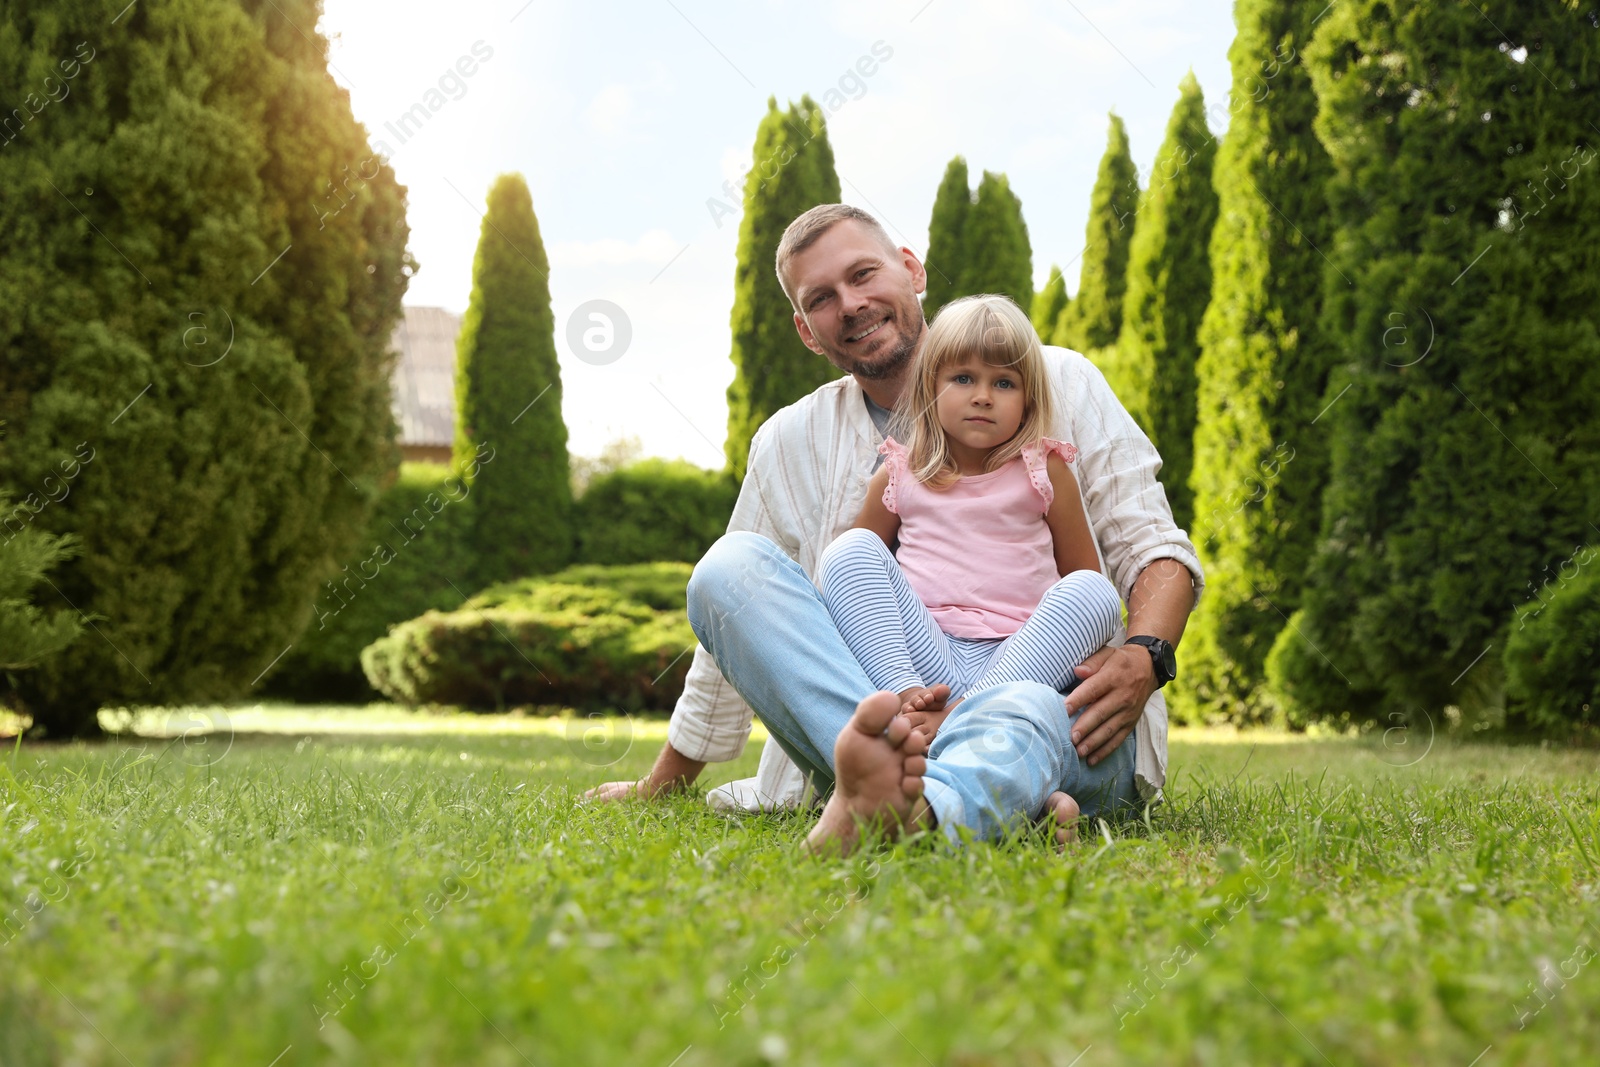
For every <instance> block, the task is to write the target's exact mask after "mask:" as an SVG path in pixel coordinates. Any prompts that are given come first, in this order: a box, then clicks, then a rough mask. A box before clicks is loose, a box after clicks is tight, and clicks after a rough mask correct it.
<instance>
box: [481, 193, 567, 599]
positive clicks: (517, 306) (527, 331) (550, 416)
mask: <svg viewBox="0 0 1600 1067" xmlns="http://www.w3.org/2000/svg"><path fill="white" fill-rule="evenodd" d="M456 413H457V417H456V439H455V449H454V455H453V459H454V466H455V468H456V470H457V471H461V472H463V473H464V475H466V474H467V472H470V471H472V469H473V468H474V467H477V468H478V469H477V472H476V474H473V475H470V476H468V483H469V485H471V487H472V495H471V498H470V499H471V509H472V534H471V538H470V544H471V553H472V556H473V558H474V559H475V561H476V562H475V567H476V571H475V575H474V580H475V583H476V584H477V585H479V586H484V585H489V584H490V583H493V582H500V581H505V580H507V579H510V578H520V577H523V576H525V575H530V574H542V573H545V572H546V571H553V570H557V569H559V568H561V567H563V566H565V565H566V564H567V563H568V561H569V560H570V559H571V556H572V481H571V473H570V470H569V467H568V459H567V424H566V423H565V422H563V421H562V418H561V368H560V367H559V366H558V365H557V363H556V343H555V318H554V316H553V315H552V314H551V311H550V261H549V260H548V259H547V258H546V257H545V252H544V241H543V239H542V238H541V237H540V236H539V220H538V219H536V218H535V217H534V214H533V198H532V197H531V196H530V195H529V193H528V184H527V182H525V181H524V180H523V179H522V176H521V175H520V174H502V175H500V177H499V178H497V179H495V183H494V186H493V187H492V188H491V189H490V190H489V205H488V211H486V212H485V213H484V216H483V226H482V229H481V232H480V233H479V236H478V254H477V257H476V258H475V259H474V260H473V264H472V297H471V300H470V302H469V303H468V305H467V314H466V316H465V318H463V319H462V322H461V336H460V338H458V339H457V341H456Z"/></svg>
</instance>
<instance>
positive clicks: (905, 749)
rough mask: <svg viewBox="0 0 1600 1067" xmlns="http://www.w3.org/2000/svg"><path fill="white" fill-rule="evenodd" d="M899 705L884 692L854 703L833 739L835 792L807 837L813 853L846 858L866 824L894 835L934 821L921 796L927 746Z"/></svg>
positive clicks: (857, 844)
mask: <svg viewBox="0 0 1600 1067" xmlns="http://www.w3.org/2000/svg"><path fill="white" fill-rule="evenodd" d="M900 704H901V701H900V699H899V698H898V697H897V696H896V695H895V694H893V693H888V692H884V693H874V694H872V695H871V696H869V697H867V698H866V699H865V700H863V701H862V702H861V703H860V704H858V705H856V711H855V714H854V715H852V716H851V717H850V721H849V722H848V723H847V724H845V728H844V730H843V731H841V732H840V734H839V739H838V741H836V742H834V746H833V768H834V775H835V783H834V789H833V796H831V797H829V798H828V805H827V807H825V808H823V809H822V818H820V819H818V820H817V825H816V826H815V827H814V828H813V829H812V831H811V833H810V835H809V836H808V837H807V838H806V846H807V847H808V848H810V850H811V851H812V852H814V853H818V854H823V855H843V856H848V855H849V854H850V853H852V852H854V851H855V850H856V848H857V846H859V844H860V841H861V828H862V827H863V826H866V827H869V828H875V829H878V830H880V831H882V832H883V833H884V834H885V835H886V836H888V837H889V838H891V839H892V838H895V837H898V836H900V834H901V832H903V831H904V830H906V829H908V828H913V827H916V828H921V827H925V826H929V825H931V824H932V817H933V813H932V810H931V809H930V808H929V807H928V804H927V801H925V800H923V799H922V775H923V772H925V771H926V770H927V769H928V761H927V760H926V759H924V758H923V753H924V752H926V751H927V746H926V745H924V744H923V743H922V739H921V738H920V737H919V736H918V735H916V734H914V733H913V732H912V730H911V724H910V723H908V722H906V720H905V718H904V716H902V715H900V714H898V712H899V708H900Z"/></svg>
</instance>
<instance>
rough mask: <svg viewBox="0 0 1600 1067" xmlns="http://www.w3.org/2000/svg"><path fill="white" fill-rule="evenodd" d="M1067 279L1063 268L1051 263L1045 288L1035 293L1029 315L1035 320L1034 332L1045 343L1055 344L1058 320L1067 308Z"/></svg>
mask: <svg viewBox="0 0 1600 1067" xmlns="http://www.w3.org/2000/svg"><path fill="white" fill-rule="evenodd" d="M1067 304H1068V299H1067V279H1066V278H1065V277H1064V276H1063V275H1062V273H1061V268H1060V267H1058V266H1056V265H1054V264H1051V266H1050V277H1049V279H1047V280H1046V281H1045V283H1044V288H1043V289H1040V290H1039V291H1038V292H1037V293H1035V294H1034V295H1033V304H1032V311H1031V312H1030V314H1029V317H1030V318H1031V319H1032V320H1033V332H1034V333H1036V334H1038V335H1039V339H1040V340H1041V341H1043V342H1044V343H1045V344H1053V343H1054V341H1053V340H1052V338H1053V337H1054V335H1055V327H1056V322H1057V320H1059V319H1060V318H1061V313H1062V312H1063V311H1065V310H1067Z"/></svg>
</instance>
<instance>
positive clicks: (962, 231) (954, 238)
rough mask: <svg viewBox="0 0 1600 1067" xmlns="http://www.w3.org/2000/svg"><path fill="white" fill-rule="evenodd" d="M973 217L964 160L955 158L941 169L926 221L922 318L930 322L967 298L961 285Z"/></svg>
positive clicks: (970, 187)
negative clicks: (962, 297) (950, 304)
mask: <svg viewBox="0 0 1600 1067" xmlns="http://www.w3.org/2000/svg"><path fill="white" fill-rule="evenodd" d="M971 215H972V183H971V181H970V180H969V179H968V178H967V161H966V160H965V159H963V158H962V157H961V156H956V157H955V158H954V159H952V160H951V161H950V162H949V163H947V164H946V165H945V168H944V179H943V180H942V181H940V182H939V191H938V192H937V193H935V194H934V197H933V218H932V219H930V220H929V221H928V262H927V263H926V264H925V266H926V267H927V269H928V289H927V292H925V293H923V294H922V315H923V317H924V318H926V319H927V320H928V321H929V322H932V321H933V317H934V316H935V315H937V314H938V313H939V309H940V308H942V307H944V306H945V305H946V304H948V303H950V301H952V300H954V299H956V298H957V297H961V296H966V295H968V292H969V290H967V288H966V287H965V285H964V284H963V283H962V274H963V272H964V271H965V270H966V269H967V245H966V237H967V219H968V218H969V217H970V216H971Z"/></svg>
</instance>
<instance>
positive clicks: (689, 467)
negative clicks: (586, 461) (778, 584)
mask: <svg viewBox="0 0 1600 1067" xmlns="http://www.w3.org/2000/svg"><path fill="white" fill-rule="evenodd" d="M738 495H739V486H738V483H736V482H735V481H734V480H733V479H732V478H731V477H730V476H729V475H728V473H727V472H726V471H708V470H704V469H702V468H700V467H696V466H695V465H694V464H692V463H688V462H686V461H684V460H681V459H674V460H665V459H644V460H640V461H638V462H637V463H632V464H629V465H628V466H626V467H623V468H621V469H620V470H617V471H613V472H612V473H609V474H603V475H600V476H598V477H596V478H594V479H593V480H592V481H590V483H589V487H588V489H587V490H586V491H585V492H584V494H583V496H581V497H579V498H578V504H577V528H578V552H577V558H578V559H580V560H583V561H585V562H589V563H646V562H649V561H651V560H685V561H688V562H690V563H693V562H695V561H696V560H698V559H699V558H700V557H701V556H703V555H705V552H706V549H708V548H710V547H711V543H712V542H713V541H715V540H716V539H717V538H719V537H721V536H722V534H723V532H724V531H726V530H727V528H728V519H729V517H730V516H732V514H733V503H734V500H735V499H737V497H738Z"/></svg>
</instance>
